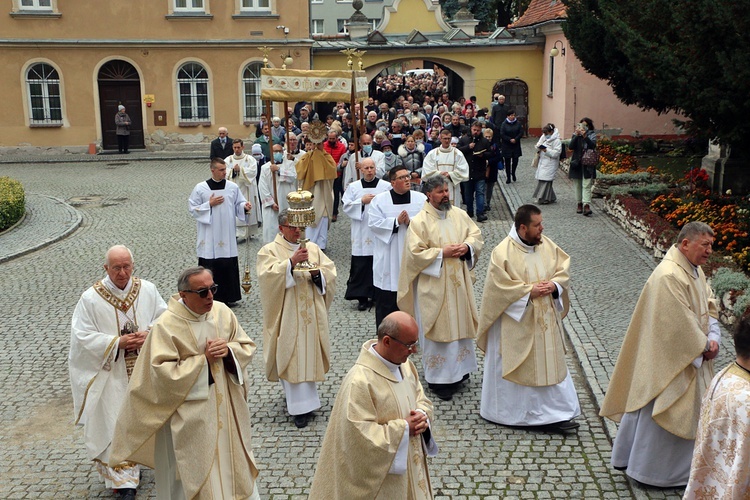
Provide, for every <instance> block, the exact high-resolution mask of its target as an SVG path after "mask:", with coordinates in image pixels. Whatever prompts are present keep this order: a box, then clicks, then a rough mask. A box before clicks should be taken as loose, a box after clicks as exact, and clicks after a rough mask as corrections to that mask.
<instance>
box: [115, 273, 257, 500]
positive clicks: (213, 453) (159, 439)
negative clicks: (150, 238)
mask: <svg viewBox="0 0 750 500" xmlns="http://www.w3.org/2000/svg"><path fill="white" fill-rule="evenodd" d="M216 289H217V287H216V285H215V283H214V280H213V276H212V274H211V272H210V271H209V270H207V269H204V268H202V267H192V268H188V269H186V270H185V271H183V272H182V274H181V276H180V279H179V280H178V290H179V294H176V295H174V296H173V297H172V298H171V299H170V301H169V309H168V310H167V311H166V312H165V313H164V314H162V315H161V316H160V318H159V320H158V321H157V322H156V323H155V324H154V327H153V329H152V330H151V333H149V335H148V337H147V338H146V342H145V343H144V344H143V349H142V351H141V354H140V356H139V357H138V362H137V363H136V365H135V369H134V370H133V377H132V379H131V382H130V385H129V386H128V393H127V398H126V400H125V403H124V404H123V407H122V411H121V412H120V415H119V417H118V419H117V426H116V429H115V437H114V439H113V440H112V459H113V460H118V461H124V460H129V461H132V462H136V463H140V464H143V465H146V466H148V467H151V468H154V469H155V477H156V495H157V498H169V499H194V498H195V499H206V500H208V499H216V498H233V499H260V495H259V492H258V489H257V487H256V486H257V485H256V478H257V476H258V469H257V468H256V467H255V459H254V458H253V452H252V449H251V425H250V411H249V410H248V405H247V395H248V385H247V380H246V378H247V375H246V369H247V366H248V365H249V364H250V360H251V358H252V356H253V354H254V353H255V344H254V343H253V341H252V340H250V338H249V337H248V336H247V334H245V332H244V331H243V329H242V327H241V326H240V325H239V323H238V322H237V318H236V317H235V315H234V313H232V311H231V310H230V309H229V308H228V307H227V306H226V305H224V304H223V303H221V302H218V301H214V299H213V294H214V292H215V291H216Z"/></svg>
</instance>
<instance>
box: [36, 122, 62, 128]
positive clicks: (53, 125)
mask: <svg viewBox="0 0 750 500" xmlns="http://www.w3.org/2000/svg"><path fill="white" fill-rule="evenodd" d="M62 126H63V124H62V122H60V123H29V128H61V127H62Z"/></svg>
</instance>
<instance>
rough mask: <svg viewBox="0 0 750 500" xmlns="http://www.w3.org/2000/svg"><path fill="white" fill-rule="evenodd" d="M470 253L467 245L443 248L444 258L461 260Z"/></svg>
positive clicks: (457, 244)
mask: <svg viewBox="0 0 750 500" xmlns="http://www.w3.org/2000/svg"><path fill="white" fill-rule="evenodd" d="M468 251H469V245H467V244H466V243H454V244H451V245H445V246H444V247H443V258H456V259H458V258H461V257H463V256H464V255H466V252H468Z"/></svg>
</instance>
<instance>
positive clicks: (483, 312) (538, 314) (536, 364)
mask: <svg viewBox="0 0 750 500" xmlns="http://www.w3.org/2000/svg"><path fill="white" fill-rule="evenodd" d="M514 237H515V238H514ZM516 238H518V236H517V233H516V230H515V227H514V228H512V229H511V233H510V235H509V236H507V237H506V238H505V239H504V240H503V241H501V242H500V244H498V245H497V246H496V247H495V249H494V250H493V251H492V256H491V258H490V265H489V268H488V269H487V278H486V281H485V285H484V293H483V294H482V307H481V309H480V312H479V329H478V330H479V336H478V338H477V346H478V347H479V348H480V349H481V350H482V352H487V339H488V331H489V329H490V327H491V326H492V325H493V323H495V321H498V320H499V321H500V322H501V329H502V336H501V339H500V354H501V355H502V360H503V362H502V365H503V379H505V380H508V381H510V382H514V383H516V384H519V385H524V386H530V387H542V386H550V385H555V384H559V383H560V382H562V381H563V380H564V379H565V378H566V376H567V375H568V369H567V366H566V365H565V349H564V346H563V337H562V335H563V329H562V318H564V317H565V315H566V314H567V313H568V307H569V299H568V292H567V290H568V286H569V279H570V278H569V276H570V275H569V269H570V257H569V256H568V254H566V253H565V252H564V251H563V250H562V249H561V248H560V247H558V246H557V245H556V244H555V243H554V242H553V241H552V240H550V239H549V238H547V237H546V236H542V242H541V243H539V244H538V245H534V246H533V247H532V246H529V245H525V244H524V243H522V242H521V241H520V239H518V240H517V239H516ZM540 281H554V282H555V283H557V284H558V285H559V286H560V287H561V288H562V295H561V298H562V304H563V310H562V311H558V309H557V308H556V306H555V303H554V301H555V299H554V298H553V297H552V296H551V295H547V296H544V297H537V298H535V299H530V300H528V302H527V303H526V309H525V311H524V313H523V316H521V318H520V320H516V319H513V318H512V317H511V316H509V315H508V314H507V313H506V309H508V307H509V306H511V305H512V304H513V303H514V302H516V301H518V300H519V299H522V298H523V297H525V296H527V295H528V294H530V293H531V289H532V287H533V285H534V284H535V283H538V282H540Z"/></svg>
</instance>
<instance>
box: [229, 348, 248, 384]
mask: <svg viewBox="0 0 750 500" xmlns="http://www.w3.org/2000/svg"><path fill="white" fill-rule="evenodd" d="M229 354H231V355H232V361H233V362H234V368H235V370H234V371H236V372H237V375H235V374H234V373H231V372H230V373H229V380H231V381H232V382H234V383H235V384H237V385H244V384H245V377H244V374H243V373H242V367H241V366H240V364H239V363H238V362H237V358H236V357H235V355H234V351H232V349H231V347H230V348H229Z"/></svg>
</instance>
